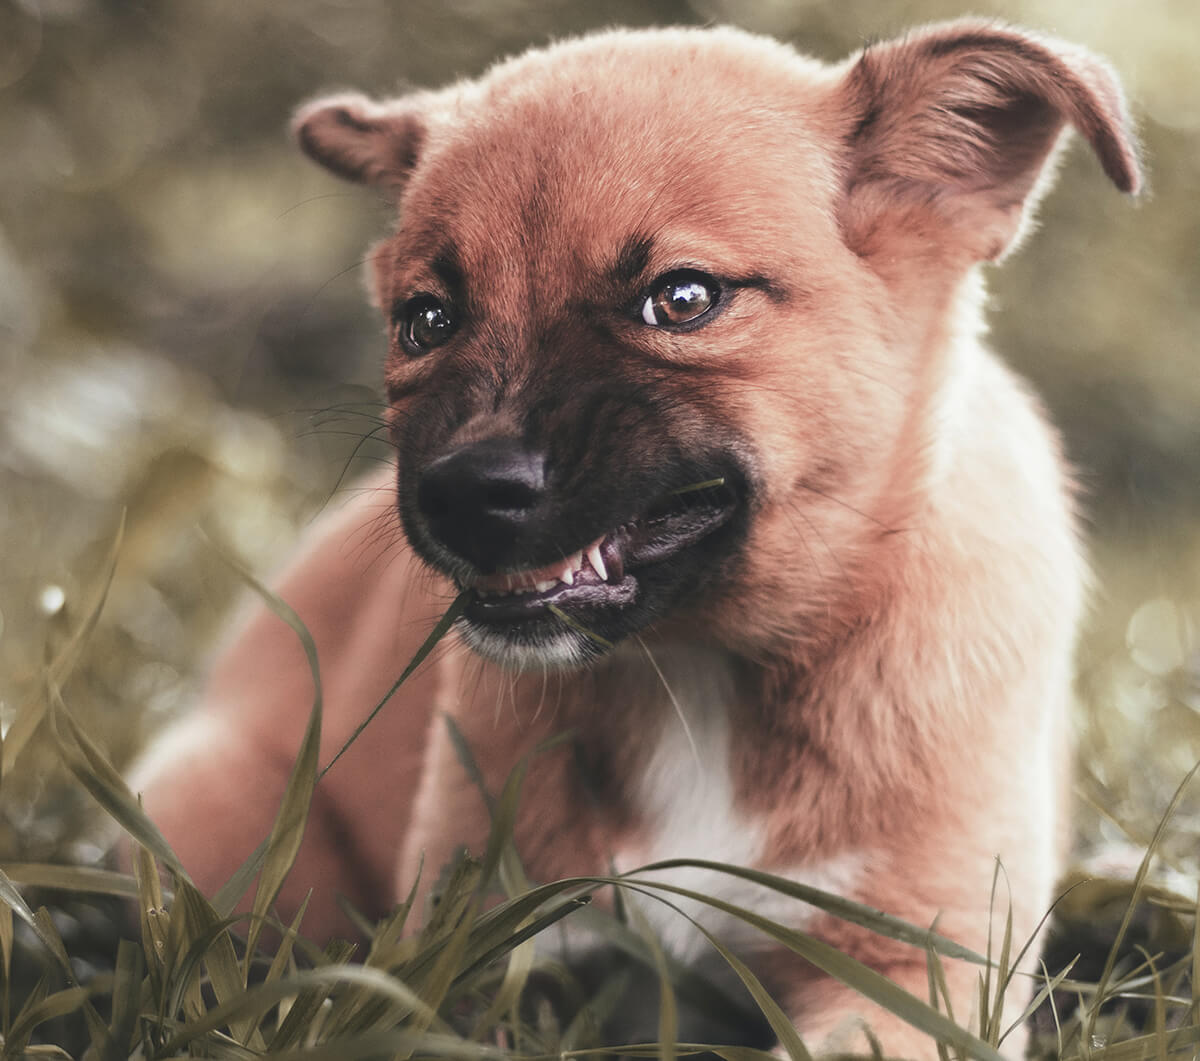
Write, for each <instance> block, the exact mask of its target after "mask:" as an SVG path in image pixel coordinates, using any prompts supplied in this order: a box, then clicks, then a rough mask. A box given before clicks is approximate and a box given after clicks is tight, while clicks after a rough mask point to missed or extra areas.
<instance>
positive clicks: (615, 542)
mask: <svg viewBox="0 0 1200 1061" xmlns="http://www.w3.org/2000/svg"><path fill="white" fill-rule="evenodd" d="M737 507H738V499H737V495H736V494H735V492H734V491H733V490H732V489H731V488H730V487H729V486H728V485H727V483H726V480H725V479H724V478H718V479H712V480H708V481H706V482H702V483H697V484H694V485H690V486H686V487H683V488H681V489H679V490H675V491H672V492H671V493H669V494H667V495H665V496H663V497H661V498H659V499H658V500H657V501H655V502H654V503H653V504H652V505H650V506H649V508H647V509H646V510H645V511H644V512H643V513H642V514H640V515H638V516H636V517H634V518H631V519H629V520H627V521H625V522H623V523H621V524H619V525H617V526H615V527H613V528H612V529H611V530H608V531H606V532H605V533H604V534H602V535H600V536H599V537H597V538H595V539H593V540H592V541H590V542H588V543H587V544H586V545H584V546H582V547H581V548H579V549H577V550H575V551H574V552H572V553H570V554H568V555H567V556H565V557H563V558H562V559H561V560H557V561H555V562H553V563H550V564H546V565H543V566H540V567H535V568H527V569H522V570H514V571H507V572H503V573H499V574H491V575H479V576H476V577H474V578H471V579H468V580H467V581H466V582H465V584H464V585H463V586H462V588H464V589H469V590H471V591H473V594H472V599H471V601H470V603H469V605H468V609H467V617H468V618H469V619H470V620H473V621H476V622H479V623H483V624H489V625H491V624H512V623H520V622H521V621H522V620H529V619H536V618H540V617H545V616H547V615H551V616H552V615H554V614H555V612H556V611H557V612H559V613H560V615H566V616H569V617H570V618H573V619H576V620H577V621H578V622H580V623H583V624H585V623H586V616H587V613H589V612H593V611H598V610H608V609H620V608H625V607H628V606H630V605H632V604H634V603H635V602H636V600H637V597H638V591H639V580H640V579H641V578H643V577H644V575H645V574H647V573H648V570H649V569H651V568H659V567H666V566H668V565H669V564H670V562H671V561H673V560H677V559H681V558H682V554H684V553H686V552H688V551H690V549H691V547H692V546H695V545H697V544H698V543H700V542H701V541H703V540H704V539H706V538H708V537H709V536H710V535H711V534H713V533H714V532H715V531H717V530H718V529H720V528H721V527H723V526H724V525H725V524H726V523H728V522H729V520H730V518H731V517H732V516H733V515H734V513H735V511H736V510H737Z"/></svg>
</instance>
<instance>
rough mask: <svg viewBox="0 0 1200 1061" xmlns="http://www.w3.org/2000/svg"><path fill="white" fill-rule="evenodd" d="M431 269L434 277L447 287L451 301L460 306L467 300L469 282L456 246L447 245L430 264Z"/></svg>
mask: <svg viewBox="0 0 1200 1061" xmlns="http://www.w3.org/2000/svg"><path fill="white" fill-rule="evenodd" d="M429 267H430V269H432V270H433V273H434V275H435V276H436V277H437V278H438V279H439V280H440V281H441V282H442V283H443V284H444V285H445V287H446V294H447V295H449V296H450V300H451V301H452V302H455V303H457V304H459V305H462V303H463V302H464V301H465V299H466V294H467V281H466V277H465V276H464V275H463V270H462V265H461V264H460V263H459V258H458V248H456V247H455V246H454V244H452V243H451V244H447V245H446V246H444V247H443V248H442V249H441V250H440V251H438V253H437V255H436V256H435V257H434V259H433V261H431V262H430V263H429Z"/></svg>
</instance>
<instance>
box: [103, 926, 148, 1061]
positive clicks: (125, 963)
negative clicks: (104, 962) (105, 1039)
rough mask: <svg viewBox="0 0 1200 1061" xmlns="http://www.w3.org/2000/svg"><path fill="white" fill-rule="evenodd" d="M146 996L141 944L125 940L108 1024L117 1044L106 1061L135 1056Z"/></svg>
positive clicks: (115, 973)
mask: <svg viewBox="0 0 1200 1061" xmlns="http://www.w3.org/2000/svg"><path fill="white" fill-rule="evenodd" d="M141 996H142V952H141V951H140V950H138V947H137V944H136V943H133V942H131V941H130V940H127V939H123V940H121V941H120V942H119V943H118V944H117V960H116V964H115V968H114V969H113V987H112V1017H111V1019H110V1021H109V1024H108V1032H109V1037H110V1039H111V1041H112V1044H113V1049H112V1052H111V1055H108V1056H106V1055H105V1054H103V1053H102V1054H101V1058H102V1061H122V1059H124V1058H127V1057H129V1056H130V1054H132V1053H133V1049H134V1035H135V1034H136V1031H137V1019H138V1011H139V1009H140V1008H141Z"/></svg>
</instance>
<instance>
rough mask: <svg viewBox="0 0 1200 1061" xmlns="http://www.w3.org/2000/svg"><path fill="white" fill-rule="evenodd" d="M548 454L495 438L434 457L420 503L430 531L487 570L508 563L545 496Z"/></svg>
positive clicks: (423, 477)
mask: <svg viewBox="0 0 1200 1061" xmlns="http://www.w3.org/2000/svg"><path fill="white" fill-rule="evenodd" d="M545 464H546V461H545V455H544V454H543V453H540V452H538V451H536V450H531V449H529V448H528V447H526V446H525V445H524V444H523V443H521V442H520V441H518V440H516V439H506V438H490V439H484V440H482V441H479V442H472V443H470V444H468V445H465V446H461V447H459V448H458V449H456V450H453V451H452V452H450V453H447V454H445V455H444V456H442V457H439V458H437V459H436V460H435V461H433V462H432V463H431V464H430V465H429V467H428V468H426V469H425V471H424V473H423V474H422V475H421V481H420V485H419V487H418V490H417V504H418V506H419V508H420V510H421V514H422V515H423V516H424V517H425V520H426V522H427V524H428V526H429V529H430V532H431V533H432V534H433V535H434V537H436V538H437V539H438V541H440V542H441V543H442V544H443V545H444V546H446V547H447V548H448V549H450V550H452V551H453V552H455V553H457V554H458V555H459V556H461V557H463V558H464V559H466V560H469V561H470V562H471V563H472V564H474V565H475V566H476V567H478V568H479V570H480V571H483V572H491V571H494V570H496V569H497V568H499V567H502V566H504V564H505V563H506V562H507V561H508V558H509V557H510V556H511V554H512V551H513V547H514V545H515V544H516V543H517V541H518V540H519V538H520V537H521V534H522V531H523V530H525V529H526V528H527V527H528V525H529V524H530V522H531V521H532V520H533V518H534V516H535V513H536V512H537V510H538V508H539V505H540V504H541V502H542V500H543V498H544V496H545V484H546V470H545Z"/></svg>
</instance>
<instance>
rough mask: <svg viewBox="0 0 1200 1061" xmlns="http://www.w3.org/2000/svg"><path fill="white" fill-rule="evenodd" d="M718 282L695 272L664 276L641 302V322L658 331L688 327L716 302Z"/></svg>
mask: <svg viewBox="0 0 1200 1061" xmlns="http://www.w3.org/2000/svg"><path fill="white" fill-rule="evenodd" d="M717 294H718V288H717V282H716V281H715V280H714V279H713V278H712V277H711V276H705V275H704V273H698V272H696V271H695V270H694V269H681V270H680V271H679V272H675V273H668V274H667V275H666V276H664V277H661V278H660V279H659V281H658V284H657V285H656V286H655V288H654V290H653V291H652V292H651V293H650V294H649V295H648V296H647V297H646V301H645V302H643V303H642V320H643V321H645V322H646V323H647V324H649V325H651V326H652V327H655V328H661V327H670V326H671V325H677V324H687V323H689V322H690V321H694V320H696V319H697V318H698V317H702V316H704V314H706V313H707V312H708V311H709V310H710V309H712V308H713V306H715V305H716V303H717Z"/></svg>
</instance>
